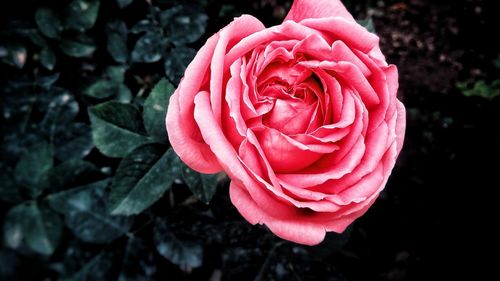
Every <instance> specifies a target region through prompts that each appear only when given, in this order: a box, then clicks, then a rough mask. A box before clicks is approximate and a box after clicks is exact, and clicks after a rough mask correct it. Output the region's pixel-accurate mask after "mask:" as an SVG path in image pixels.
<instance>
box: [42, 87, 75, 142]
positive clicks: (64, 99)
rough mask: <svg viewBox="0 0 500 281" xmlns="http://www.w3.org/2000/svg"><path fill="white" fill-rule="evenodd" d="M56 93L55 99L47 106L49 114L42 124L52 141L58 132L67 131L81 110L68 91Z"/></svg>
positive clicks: (47, 113) (46, 114)
mask: <svg viewBox="0 0 500 281" xmlns="http://www.w3.org/2000/svg"><path fill="white" fill-rule="evenodd" d="M54 92H55V93H54V94H55V97H54V98H52V99H51V100H50V102H49V104H48V105H47V107H46V111H47V112H46V113H45V116H44V118H43V120H42V122H41V123H40V127H41V129H42V130H43V131H44V132H46V133H47V135H48V136H49V137H50V139H53V137H54V135H55V134H56V133H57V132H60V131H63V130H66V126H67V125H68V124H69V123H71V121H73V119H75V117H76V115H77V114H78V111H79V110H80V108H79V106H78V102H76V100H75V98H74V97H73V95H71V94H70V93H69V92H67V91H66V90H61V91H54Z"/></svg>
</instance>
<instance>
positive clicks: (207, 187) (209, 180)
mask: <svg viewBox="0 0 500 281" xmlns="http://www.w3.org/2000/svg"><path fill="white" fill-rule="evenodd" d="M219 176H220V175H219V174H200V173H198V172H196V171H194V170H192V169H190V168H189V167H187V166H185V165H183V167H182V178H183V179H184V181H185V182H186V185H187V186H188V187H189V189H190V190H191V192H193V194H194V195H196V197H197V198H198V199H200V200H201V201H202V202H203V203H205V204H208V203H210V201H211V200H212V197H213V196H214V194H215V192H216V191H217V184H218V178H219Z"/></svg>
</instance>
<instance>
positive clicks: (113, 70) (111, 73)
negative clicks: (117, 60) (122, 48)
mask: <svg viewBox="0 0 500 281" xmlns="http://www.w3.org/2000/svg"><path fill="white" fill-rule="evenodd" d="M126 71H127V69H126V68H125V67H124V66H108V67H106V69H104V72H103V76H104V78H106V79H108V80H110V81H113V82H116V83H123V82H124V81H125V72H126Z"/></svg>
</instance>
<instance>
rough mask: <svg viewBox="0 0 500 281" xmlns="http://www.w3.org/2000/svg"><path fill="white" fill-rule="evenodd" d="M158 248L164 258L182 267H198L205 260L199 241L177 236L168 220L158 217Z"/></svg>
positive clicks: (155, 233) (156, 235) (156, 234)
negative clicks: (170, 227)
mask: <svg viewBox="0 0 500 281" xmlns="http://www.w3.org/2000/svg"><path fill="white" fill-rule="evenodd" d="M154 242H155V245H156V250H157V251H158V253H159V254H160V255H162V256H163V257H164V258H166V259H168V260H169V261H170V262H172V263H174V264H176V265H178V266H180V267H182V268H188V269H189V268H196V267H199V266H201V264H202V261H203V248H202V247H201V245H200V244H199V243H196V242H194V241H189V240H183V239H180V238H179V237H177V236H176V235H175V234H174V233H173V232H172V230H170V229H169V227H168V222H167V221H165V220H162V219H158V220H157V221H156V224H155V229H154Z"/></svg>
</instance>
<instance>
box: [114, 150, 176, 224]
mask: <svg viewBox="0 0 500 281" xmlns="http://www.w3.org/2000/svg"><path fill="white" fill-rule="evenodd" d="M179 166H180V162H179V160H178V157H177V155H175V153H174V151H173V150H171V149H169V150H167V151H165V148H164V147H163V146H161V145H157V144H146V145H143V146H140V147H138V148H137V149H135V150H133V151H132V152H131V153H129V154H128V155H127V156H126V157H125V158H124V159H123V160H122V161H121V163H120V166H119V167H118V169H117V171H116V175H115V177H114V178H113V183H112V185H111V192H110V194H109V206H108V209H109V211H110V212H111V214H114V215H135V214H139V213H141V212H142V211H144V210H145V209H146V208H148V207H149V206H151V205H152V204H153V203H154V202H156V201H158V200H159V199H160V198H161V196H162V195H163V193H164V192H165V191H166V190H168V189H169V188H170V186H171V185H172V183H173V182H174V180H175V179H176V178H178V177H179V176H180V169H179Z"/></svg>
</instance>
